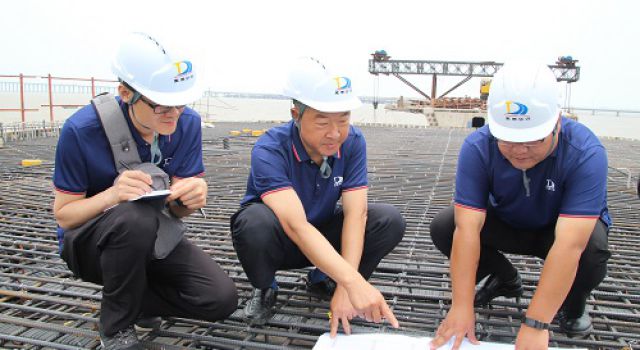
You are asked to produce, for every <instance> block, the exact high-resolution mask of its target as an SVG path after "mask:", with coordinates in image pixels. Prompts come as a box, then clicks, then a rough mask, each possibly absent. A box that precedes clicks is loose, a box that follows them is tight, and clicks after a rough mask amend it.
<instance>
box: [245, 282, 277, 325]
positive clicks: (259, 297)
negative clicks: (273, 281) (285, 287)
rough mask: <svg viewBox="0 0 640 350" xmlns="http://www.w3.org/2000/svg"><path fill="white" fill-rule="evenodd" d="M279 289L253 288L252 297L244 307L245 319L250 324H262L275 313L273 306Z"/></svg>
mask: <svg viewBox="0 0 640 350" xmlns="http://www.w3.org/2000/svg"><path fill="white" fill-rule="evenodd" d="M277 297H278V291H277V290H275V289H273V288H267V289H260V288H256V289H254V290H253V295H252V296H251V299H249V300H248V301H247V305H245V307H244V317H245V321H246V322H247V323H249V324H257V325H262V324H265V323H267V321H268V320H269V319H270V318H271V316H272V315H273V306H274V305H275V303H276V298H277Z"/></svg>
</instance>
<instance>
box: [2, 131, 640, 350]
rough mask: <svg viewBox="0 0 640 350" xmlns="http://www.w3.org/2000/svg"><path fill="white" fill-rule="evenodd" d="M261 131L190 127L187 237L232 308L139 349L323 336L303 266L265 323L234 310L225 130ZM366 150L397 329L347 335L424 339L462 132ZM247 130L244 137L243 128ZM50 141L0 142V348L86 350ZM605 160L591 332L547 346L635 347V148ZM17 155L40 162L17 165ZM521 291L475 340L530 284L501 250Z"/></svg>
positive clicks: (92, 340) (89, 343)
mask: <svg viewBox="0 0 640 350" xmlns="http://www.w3.org/2000/svg"><path fill="white" fill-rule="evenodd" d="M273 125H274V124H264V123H263V124H260V123H254V124H233V123H228V124H225V123H218V124H216V125H215V128H205V129H203V152H204V161H205V167H206V175H205V177H206V180H207V182H208V185H209V197H208V203H207V206H206V208H205V211H206V214H207V218H206V219H205V218H203V217H202V216H201V215H199V214H194V215H192V216H191V217H189V218H188V219H187V220H186V222H187V223H188V226H189V230H188V237H189V238H190V239H191V240H192V241H193V242H195V243H196V244H197V245H199V246H200V247H202V248H203V249H204V251H205V252H207V253H208V254H209V255H210V256H211V258H212V259H214V260H215V261H216V262H217V263H218V264H220V265H221V266H222V268H223V269H224V270H225V271H226V272H227V273H228V274H229V275H230V276H231V278H232V279H233V280H234V281H235V283H236V285H237V287H238V292H239V295H240V300H239V305H238V309H237V311H236V312H235V313H234V314H233V315H232V316H231V317H230V318H228V319H226V320H224V321H219V322H215V323H212V322H204V321H198V320H190V319H180V318H168V319H165V320H164V322H163V324H162V326H161V328H160V329H158V330H155V331H152V332H148V333H140V336H141V339H142V340H143V341H144V344H145V346H146V347H147V348H149V349H184V348H188V349H310V348H312V347H313V345H314V344H315V341H316V339H317V338H318V336H319V335H321V334H322V333H325V332H328V331H329V322H328V320H327V311H328V309H329V304H328V302H326V301H322V300H318V299H316V298H314V297H312V296H310V295H308V294H307V292H306V290H305V283H304V277H306V272H307V271H308V270H307V269H301V270H291V271H281V272H278V274H277V280H278V283H279V286H280V292H279V296H278V300H277V303H276V313H275V316H274V317H273V318H272V319H271V320H270V321H269V322H268V323H267V324H266V325H264V326H248V325H247V324H246V323H245V322H244V321H243V319H242V308H243V307H244V304H245V302H246V300H247V298H248V297H249V296H250V292H251V289H252V288H251V285H250V284H249V281H248V280H247V277H246V276H245V274H244V273H243V270H242V267H241V266H240V263H239V262H238V258H237V256H236V254H235V251H234V249H233V246H232V243H231V237H230V231H229V218H230V216H231V215H232V214H233V213H234V212H235V211H236V210H237V209H238V208H239V202H240V199H241V198H242V196H243V195H244V192H245V188H246V181H247V174H248V171H249V167H250V162H249V159H250V151H251V147H252V145H253V144H254V143H255V141H256V140H257V137H253V136H250V135H251V134H246V133H242V132H241V133H240V135H237V136H230V131H231V130H242V129H243V128H250V129H251V130H263V129H267V128H269V127H271V126H273ZM361 129H362V130H363V132H364V134H365V136H366V139H367V147H368V160H369V163H368V165H369V184H370V191H369V200H370V202H371V203H376V202H381V203H390V204H393V205H395V206H396V207H397V208H398V209H399V210H400V211H401V212H402V214H403V215H404V217H405V218H406V221H407V231H406V234H405V236H404V239H403V240H402V242H401V243H400V244H399V245H398V246H397V247H396V249H395V250H393V251H392V252H391V253H390V254H389V255H388V256H387V257H386V258H385V259H384V260H383V261H382V263H381V264H380V265H379V266H378V268H377V269H376V271H375V272H374V274H373V276H372V278H371V282H372V283H373V285H374V286H376V287H377V288H379V289H380V290H381V291H382V293H383V295H384V297H385V298H386V300H387V302H388V303H389V305H390V306H391V308H392V309H393V311H394V313H395V315H396V317H397V318H398V320H399V322H400V325H401V328H400V329H398V330H396V329H392V328H391V327H390V326H389V325H388V324H381V325H376V324H372V323H367V322H364V321H361V320H355V321H354V325H353V330H354V332H357V333H364V332H384V333H402V334H410V335H416V336H433V334H434V332H435V330H436V328H437V326H438V324H439V323H440V322H441V321H442V319H443V318H444V317H445V315H446V312H447V311H448V310H449V308H450V305H451V282H450V278H449V263H448V260H447V259H446V258H445V257H444V256H443V255H442V254H441V253H440V252H439V251H438V250H437V249H436V248H435V247H434V245H433V243H432V242H431V238H430V236H429V224H430V222H431V220H432V218H433V217H434V216H435V215H436V214H437V213H438V212H439V211H440V210H441V209H443V208H446V207H448V206H450V205H451V203H452V197H453V193H454V183H455V171H456V161H457V156H458V151H459V149H460V146H461V144H462V141H463V140H464V138H465V137H466V136H467V135H468V134H469V133H470V132H472V131H473V130H471V129H461V128H457V129H456V128H407V127H401V126H362V127H361ZM253 134H254V135H255V134H256V133H253ZM56 142H57V139H56V138H55V137H37V138H30V139H25V140H14V141H11V142H6V143H5V145H4V147H3V148H0V169H1V170H0V348H2V349H97V348H99V347H100V341H99V337H98V331H97V321H98V315H99V312H100V299H101V292H100V286H97V285H94V284H91V283H86V282H83V281H81V280H77V279H75V278H73V275H72V274H71V272H70V271H69V270H68V269H67V266H66V264H65V263H64V261H62V260H61V259H60V257H59V255H58V243H57V240H56V234H55V231H56V223H55V220H54V217H53V214H52V201H53V195H54V192H53V186H52V173H53V166H54V154H55V145H56ZM602 142H603V143H604V145H605V147H606V148H607V150H608V156H609V177H608V191H609V192H608V203H609V210H610V213H611V216H612V218H613V221H614V225H613V227H612V228H611V231H610V234H609V246H610V249H611V252H612V256H611V259H610V260H609V272H608V275H607V277H606V279H605V280H604V282H603V283H602V284H601V285H600V286H599V287H598V288H597V289H596V290H595V291H594V292H593V293H592V295H591V296H590V298H589V300H588V308H589V310H590V314H591V316H592V317H593V325H594V331H593V332H592V334H591V335H590V336H589V337H587V338H584V339H578V338H567V337H566V336H565V335H563V334H561V333H559V332H558V323H557V321H556V320H554V322H553V323H552V325H551V331H550V339H551V346H559V347H567V348H572V347H582V348H588V349H623V348H625V347H627V349H632V348H634V347H633V346H634V344H637V345H636V346H639V347H640V200H639V199H638V196H637V194H636V182H637V179H638V178H637V175H638V172H639V170H640V141H631V140H620V139H603V140H602ZM23 159H40V160H42V164H41V165H37V166H30V167H23V166H22V165H21V161H22V160H23ZM510 258H511V261H512V262H513V263H514V265H515V266H516V267H517V268H518V270H519V272H520V274H521V276H522V278H523V283H524V286H525V294H524V297H523V298H522V299H521V300H520V302H516V300H515V299H513V298H511V299H505V298H498V299H496V300H495V301H494V302H493V303H492V304H491V305H490V306H489V307H485V308H476V318H477V321H478V322H477V323H478V326H477V332H476V334H477V335H478V336H479V338H480V340H486V341H496V342H505V343H513V342H514V341H515V337H516V335H517V332H518V329H519V327H520V319H521V317H522V315H523V313H524V312H525V310H526V306H527V305H528V303H529V301H530V299H531V296H532V294H533V292H534V289H535V286H536V283H537V281H538V278H539V277H540V272H541V268H542V265H543V261H542V260H540V259H537V258H533V257H524V256H517V255H512V256H510Z"/></svg>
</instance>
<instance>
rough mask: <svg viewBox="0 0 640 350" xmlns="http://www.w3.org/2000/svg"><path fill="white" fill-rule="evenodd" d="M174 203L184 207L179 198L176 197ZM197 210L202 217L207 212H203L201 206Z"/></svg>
mask: <svg viewBox="0 0 640 350" xmlns="http://www.w3.org/2000/svg"><path fill="white" fill-rule="evenodd" d="M176 204H177V205H179V206H181V207H186V206H185V205H184V204H182V201H181V200H180V198H178V199H176ZM198 211H199V212H200V214H202V217H203V218H205V219H206V218H207V214H205V213H204V209H203V208H199V209H198Z"/></svg>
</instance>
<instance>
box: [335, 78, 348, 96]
mask: <svg viewBox="0 0 640 350" xmlns="http://www.w3.org/2000/svg"><path fill="white" fill-rule="evenodd" d="M333 80H335V82H336V95H341V94H348V93H350V92H351V79H349V78H347V77H335V78H333Z"/></svg>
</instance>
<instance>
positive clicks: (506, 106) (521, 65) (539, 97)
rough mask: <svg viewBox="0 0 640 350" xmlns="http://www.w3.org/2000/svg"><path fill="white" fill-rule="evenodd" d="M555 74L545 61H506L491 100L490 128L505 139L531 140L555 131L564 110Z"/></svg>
mask: <svg viewBox="0 0 640 350" xmlns="http://www.w3.org/2000/svg"><path fill="white" fill-rule="evenodd" d="M559 93H560V90H559V87H558V82H557V80H556V77H555V75H554V74H553V72H552V71H551V69H549V67H547V66H546V65H544V64H540V63H534V62H526V61H518V62H510V63H505V64H504V66H502V68H501V69H500V70H499V71H498V72H497V73H496V74H495V75H494V77H493V80H492V81H491V88H490V89H489V99H488V101H487V106H488V108H487V109H488V115H489V123H488V124H489V130H490V131H491V134H492V135H493V136H494V137H496V138H498V139H500V140H504V141H509V142H529V141H535V140H540V139H542V138H545V137H546V136H547V135H549V134H551V131H552V130H553V128H554V126H555V125H556V122H557V121H558V116H559V111H560V105H559V102H560V98H559V97H560V94H559Z"/></svg>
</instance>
